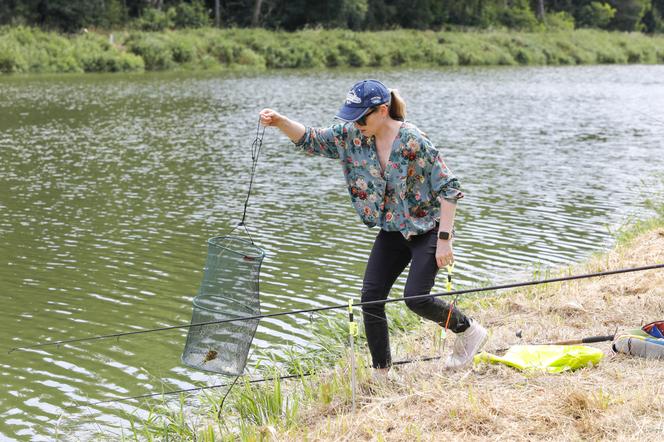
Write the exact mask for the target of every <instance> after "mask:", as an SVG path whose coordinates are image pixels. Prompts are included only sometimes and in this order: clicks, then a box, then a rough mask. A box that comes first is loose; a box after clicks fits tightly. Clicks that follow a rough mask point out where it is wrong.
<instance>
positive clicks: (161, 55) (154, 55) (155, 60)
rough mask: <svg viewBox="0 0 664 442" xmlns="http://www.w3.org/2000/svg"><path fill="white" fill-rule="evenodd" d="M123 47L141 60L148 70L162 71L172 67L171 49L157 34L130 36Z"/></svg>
mask: <svg viewBox="0 0 664 442" xmlns="http://www.w3.org/2000/svg"><path fill="white" fill-rule="evenodd" d="M125 45H126V46H127V49H128V50H129V52H131V53H133V54H135V55H138V56H140V57H141V58H142V59H143V62H144V64H145V68H146V69H148V70H151V71H154V70H163V69H168V68H170V67H172V66H173V65H174V62H173V53H172V52H171V48H170V47H169V45H168V44H167V43H166V42H164V41H163V38H160V36H159V35H158V34H132V35H131V36H130V37H129V38H128V39H127V41H126V42H125Z"/></svg>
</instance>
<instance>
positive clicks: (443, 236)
mask: <svg viewBox="0 0 664 442" xmlns="http://www.w3.org/2000/svg"><path fill="white" fill-rule="evenodd" d="M438 239H450V234H449V232H438Z"/></svg>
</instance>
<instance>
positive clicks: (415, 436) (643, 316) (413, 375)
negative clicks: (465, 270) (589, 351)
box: [276, 229, 664, 441]
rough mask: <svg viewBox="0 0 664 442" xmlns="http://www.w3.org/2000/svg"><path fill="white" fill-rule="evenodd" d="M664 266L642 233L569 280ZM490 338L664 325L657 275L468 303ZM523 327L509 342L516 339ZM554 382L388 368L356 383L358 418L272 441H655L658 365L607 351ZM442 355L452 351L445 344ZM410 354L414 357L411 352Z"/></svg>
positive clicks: (659, 433)
mask: <svg viewBox="0 0 664 442" xmlns="http://www.w3.org/2000/svg"><path fill="white" fill-rule="evenodd" d="M661 263H664V229H659V230H655V231H651V232H649V233H647V234H644V235H643V236H641V237H639V238H637V239H636V240H634V241H633V242H632V243H630V245H628V246H623V247H619V248H617V249H615V250H613V251H611V252H608V253H606V254H604V255H601V256H598V257H595V258H593V259H592V260H590V261H589V262H588V263H585V264H583V265H579V266H576V267H574V268H571V269H567V270H566V272H567V271H569V272H571V273H572V274H581V273H591V272H599V271H604V270H613V269H620V268H628V267H636V266H644V265H650V264H661ZM465 309H466V311H468V312H469V313H470V314H471V316H472V317H474V318H477V319H478V320H480V321H481V323H482V324H484V325H485V326H486V327H487V329H489V331H490V337H489V341H488V343H487V345H486V346H485V348H484V349H485V350H487V351H489V352H490V351H492V350H496V349H499V348H504V347H508V346H510V345H513V344H518V343H534V342H551V341H556V340H561V339H573V338H582V337H586V336H594V335H608V334H613V333H614V332H615V330H616V328H618V329H619V330H622V329H629V328H636V327H640V326H641V325H643V324H646V323H648V322H652V321H655V320H662V319H664V270H661V269H657V270H649V271H645V272H637V273H626V274H621V275H613V276H604V277H599V278H592V279H583V280H578V281H572V282H564V283H555V284H549V285H547V286H537V287H536V288H526V289H523V290H517V291H512V292H503V293H501V296H499V297H497V298H494V299H492V300H488V301H487V300H486V299H482V300H478V301H475V302H472V303H470V305H467V306H466V308H465ZM518 329H521V330H523V337H522V338H521V339H519V338H517V337H516V335H515V331H516V330H518ZM430 341H431V335H430V333H429V329H426V330H425V329H423V330H422V332H421V333H419V334H412V333H411V334H409V335H406V336H403V337H401V342H399V343H398V344H395V346H396V347H398V348H399V349H400V350H399V351H401V354H398V355H397V356H396V357H395V359H399V358H400V357H403V358H413V357H417V356H428V355H430V353H427V354H422V351H424V352H425V353H426V348H427V346H430ZM591 345H592V346H594V347H596V348H599V349H601V350H602V351H603V352H604V353H605V357H604V359H603V360H602V361H601V362H600V363H599V364H598V365H597V366H594V367H587V368H583V369H580V370H577V371H574V372H566V373H562V374H546V373H528V374H527V373H523V372H520V371H517V370H515V369H512V368H509V367H506V366H503V365H487V364H481V365H476V366H474V367H473V368H468V369H465V370H461V371H456V372H450V371H446V370H444V369H443V366H442V363H441V362H435V361H434V362H420V363H415V364H408V365H404V366H400V367H398V368H396V369H394V378H393V379H390V380H388V381H386V382H382V383H380V384H378V385H376V384H372V381H370V380H367V381H363V382H362V383H361V385H360V394H359V401H358V406H357V410H356V412H355V413H352V412H350V411H349V410H348V408H347V407H346V408H344V409H341V408H338V409H334V405H333V404H332V405H330V406H328V407H322V408H321V409H318V410H306V411H304V410H303V413H304V414H305V416H306V422H307V424H308V425H307V426H306V427H302V426H300V427H299V428H298V429H297V430H291V431H290V432H289V433H287V434H281V435H279V436H277V437H276V438H277V439H279V440H297V441H301V440H339V441H351V440H353V441H354V440H369V441H383V440H385V441H417V440H425V441H434V440H435V441H440V440H463V441H474V440H478V441H479V440H509V441H521V440H523V441H526V440H528V441H532V440H565V441H568V440H634V441H636V440H664V361H662V360H645V359H641V358H637V357H631V356H625V355H620V354H613V352H612V351H611V344H610V342H605V343H598V344H591ZM448 347H451V345H449V346H448ZM418 351H419V354H418Z"/></svg>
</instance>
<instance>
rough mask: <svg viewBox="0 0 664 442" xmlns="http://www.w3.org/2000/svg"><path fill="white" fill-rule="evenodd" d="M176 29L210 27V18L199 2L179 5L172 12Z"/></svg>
mask: <svg viewBox="0 0 664 442" xmlns="http://www.w3.org/2000/svg"><path fill="white" fill-rule="evenodd" d="M173 24H174V25H175V27H176V28H203V27H205V26H209V25H210V16H209V14H208V11H207V10H206V9H205V5H204V4H203V2H201V1H193V2H191V3H179V4H178V5H177V6H176V7H175V10H174V12H173Z"/></svg>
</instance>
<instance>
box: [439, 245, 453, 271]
mask: <svg viewBox="0 0 664 442" xmlns="http://www.w3.org/2000/svg"><path fill="white" fill-rule="evenodd" d="M453 262H454V251H453V250H452V240H442V239H439V240H438V244H437V245H436V263H437V264H438V268H439V269H440V268H443V267H445V266H446V265H450V264H452V263H453Z"/></svg>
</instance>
